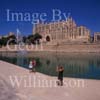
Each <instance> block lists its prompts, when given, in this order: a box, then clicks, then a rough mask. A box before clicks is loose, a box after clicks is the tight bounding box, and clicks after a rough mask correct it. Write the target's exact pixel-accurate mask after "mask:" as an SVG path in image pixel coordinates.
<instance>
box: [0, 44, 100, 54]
mask: <svg viewBox="0 0 100 100" xmlns="http://www.w3.org/2000/svg"><path fill="white" fill-rule="evenodd" d="M9 47H10V48H11V50H9V49H8V48H7V47H3V48H0V51H15V52H16V51H18V50H19V51H20V48H18V49H16V48H15V46H9ZM22 50H24V51H31V52H32V51H51V52H75V53H78V52H79V53H80V52H83V53H84V52H88V53H100V44H65V45H58V46H57V45H42V46H41V45H38V46H33V48H32V47H31V46H23V47H22Z"/></svg>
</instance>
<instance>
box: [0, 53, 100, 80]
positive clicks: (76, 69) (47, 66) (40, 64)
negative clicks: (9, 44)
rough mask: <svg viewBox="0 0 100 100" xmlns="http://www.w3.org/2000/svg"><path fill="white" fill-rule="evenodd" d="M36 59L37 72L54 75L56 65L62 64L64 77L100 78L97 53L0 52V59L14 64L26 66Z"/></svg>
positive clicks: (99, 59) (99, 64)
mask: <svg viewBox="0 0 100 100" xmlns="http://www.w3.org/2000/svg"><path fill="white" fill-rule="evenodd" d="M33 58H34V59H36V61H37V66H36V70H37V71H38V72H41V73H44V74H47V75H52V76H56V75H57V73H56V66H57V65H62V66H64V69H65V71H64V76H65V77H76V78H91V79H100V56H99V55H71V56H70V55H51V54H50V55H49V54H48V55H42V56H36V55H35V54H34V55H33V57H32V56H28V53H25V54H24V55H23V54H22V53H17V54H16V53H15V54H14V56H11V55H9V56H7V55H6V56H5V55H4V54H0V59H1V60H4V61H7V62H11V63H13V64H16V65H20V66H22V67H25V68H28V64H29V61H30V60H32V59H33Z"/></svg>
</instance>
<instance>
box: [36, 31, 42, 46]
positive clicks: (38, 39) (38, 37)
mask: <svg viewBox="0 0 100 100" xmlns="http://www.w3.org/2000/svg"><path fill="white" fill-rule="evenodd" d="M40 39H42V36H41V35H40V34H39V33H35V34H34V40H35V42H36V41H37V43H38V44H40Z"/></svg>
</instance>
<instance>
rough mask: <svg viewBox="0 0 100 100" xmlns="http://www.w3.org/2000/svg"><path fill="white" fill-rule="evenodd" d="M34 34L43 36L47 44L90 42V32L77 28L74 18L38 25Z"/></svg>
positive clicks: (80, 27) (81, 27)
mask: <svg viewBox="0 0 100 100" xmlns="http://www.w3.org/2000/svg"><path fill="white" fill-rule="evenodd" d="M33 30H34V31H33V33H39V34H40V35H42V37H43V38H42V39H43V41H46V42H61V41H62V42H63V41H64V42H75V41H77V42H88V41H89V38H90V30H89V29H87V28H86V27H84V26H77V24H76V23H75V21H74V20H73V19H72V18H68V19H67V20H66V21H60V22H50V23H45V24H41V23H40V24H37V25H36V26H35V28H34V29H33Z"/></svg>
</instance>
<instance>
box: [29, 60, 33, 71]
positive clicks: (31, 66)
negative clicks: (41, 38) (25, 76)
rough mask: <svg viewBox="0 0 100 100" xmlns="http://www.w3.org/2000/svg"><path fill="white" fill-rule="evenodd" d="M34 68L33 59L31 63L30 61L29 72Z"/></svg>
mask: <svg viewBox="0 0 100 100" xmlns="http://www.w3.org/2000/svg"><path fill="white" fill-rule="evenodd" d="M32 68H33V65H32V61H30V63H29V72H32Z"/></svg>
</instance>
